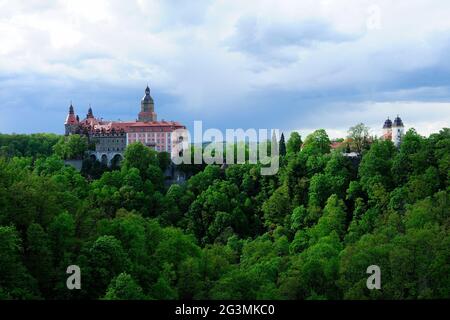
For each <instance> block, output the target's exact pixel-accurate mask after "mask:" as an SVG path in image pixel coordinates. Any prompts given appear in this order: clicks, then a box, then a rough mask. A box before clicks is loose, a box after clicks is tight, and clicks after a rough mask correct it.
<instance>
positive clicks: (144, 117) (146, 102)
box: [138, 85, 156, 122]
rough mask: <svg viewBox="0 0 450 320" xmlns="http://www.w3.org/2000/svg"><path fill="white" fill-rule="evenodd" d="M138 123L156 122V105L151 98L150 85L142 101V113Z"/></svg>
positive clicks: (139, 115)
mask: <svg viewBox="0 0 450 320" xmlns="http://www.w3.org/2000/svg"><path fill="white" fill-rule="evenodd" d="M138 121H141V122H150V121H156V113H155V104H154V102H153V98H152V97H151V96H150V88H149V87H148V85H147V88H145V95H144V97H143V98H142V100H141V112H139V114H138Z"/></svg>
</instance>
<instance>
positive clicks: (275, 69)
mask: <svg viewBox="0 0 450 320" xmlns="http://www.w3.org/2000/svg"><path fill="white" fill-rule="evenodd" d="M449 16H450V1H447V0H431V1H430V0H396V1H392V0H386V1H384V0H371V1H365V0H335V1H332V0H323V1H320V0H319V1H318V0H292V1H288V0H283V1H266V0H255V1H251V0H246V1H242V0H236V1H233V0H217V1H207V0H195V1H181V0H180V1H176V0H164V1H150V0H149V1H146V0H137V1H132V0H129V1H118V0H117V1H116V0H109V1H106V0H105V1H102V0H87V1H85V0H74V1H42V0H26V1H20V0H0V132H7V133H10V132H18V133H30V132H56V133H62V132H63V129H64V128H63V121H64V119H65V116H66V114H67V110H68V106H69V104H70V101H72V102H73V104H74V106H75V111H76V112H77V113H78V114H80V117H84V115H85V114H86V111H87V109H88V106H89V104H91V105H92V108H93V110H94V114H95V115H97V116H99V117H103V118H105V119H111V120H116V119H135V118H136V114H137V112H138V111H139V101H140V99H141V97H142V95H143V93H144V88H145V86H146V84H147V83H148V84H149V86H150V88H151V92H152V96H153V98H154V99H155V108H156V112H157V113H158V117H159V119H165V120H178V121H180V122H183V123H184V124H186V125H187V126H188V127H192V125H193V121H194V120H202V121H203V123H204V124H203V126H204V127H205V128H207V127H214V128H219V129H221V130H224V129H226V128H244V129H247V128H279V129H281V130H284V131H287V132H289V131H291V130H299V131H300V132H301V133H303V134H306V133H307V132H310V131H311V130H313V129H316V128H325V129H327V130H328V132H329V134H330V136H332V137H338V136H342V135H345V132H346V130H347V129H348V127H350V126H352V125H354V124H356V123H358V122H364V123H366V124H367V125H369V126H370V127H371V128H372V129H373V133H374V134H379V133H380V127H381V126H382V124H383V122H384V120H385V119H386V118H387V117H388V116H390V117H391V118H393V117H395V116H396V115H397V114H400V116H401V117H402V119H403V121H404V123H405V125H406V126H407V127H415V128H416V129H417V130H418V131H419V132H420V133H421V134H423V135H428V134H429V133H431V132H436V131H439V129H440V128H442V127H448V126H450V59H449V57H450V19H449Z"/></svg>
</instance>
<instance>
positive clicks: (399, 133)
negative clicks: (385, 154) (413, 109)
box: [392, 115, 405, 148]
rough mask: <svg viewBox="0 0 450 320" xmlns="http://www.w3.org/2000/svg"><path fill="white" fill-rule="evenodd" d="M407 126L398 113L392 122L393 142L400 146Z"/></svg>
mask: <svg viewBox="0 0 450 320" xmlns="http://www.w3.org/2000/svg"><path fill="white" fill-rule="evenodd" d="M404 130H405V127H404V126H403V121H402V119H400V117H399V116H398V115H397V117H396V118H395V119H394V123H393V124H392V142H393V143H394V145H395V146H396V147H397V148H398V147H400V144H401V143H402V139H403V135H404Z"/></svg>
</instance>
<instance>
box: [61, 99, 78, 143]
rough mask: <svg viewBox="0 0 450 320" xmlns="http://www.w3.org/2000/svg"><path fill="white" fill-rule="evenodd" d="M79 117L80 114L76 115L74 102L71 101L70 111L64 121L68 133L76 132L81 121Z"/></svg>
mask: <svg viewBox="0 0 450 320" xmlns="http://www.w3.org/2000/svg"><path fill="white" fill-rule="evenodd" d="M78 119H79V118H78V116H76V115H75V111H74V108H73V105H72V102H70V106H69V113H68V114H67V117H66V121H65V122H64V127H65V132H66V135H69V134H74V133H75V132H76V129H77V127H78V123H79V120H78Z"/></svg>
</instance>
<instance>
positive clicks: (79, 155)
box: [53, 134, 88, 159]
mask: <svg viewBox="0 0 450 320" xmlns="http://www.w3.org/2000/svg"><path fill="white" fill-rule="evenodd" d="M53 149H54V151H55V154H56V155H58V156H59V157H60V158H61V159H83V158H84V155H85V153H86V151H87V150H88V140H87V137H86V136H83V135H79V134H72V135H69V136H65V137H61V138H60V139H59V141H58V143H56V144H55V146H54V147H53Z"/></svg>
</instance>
